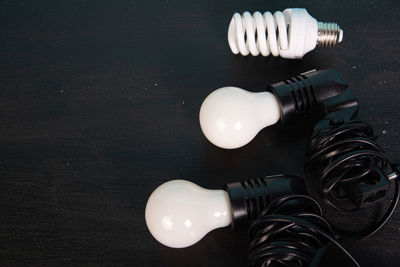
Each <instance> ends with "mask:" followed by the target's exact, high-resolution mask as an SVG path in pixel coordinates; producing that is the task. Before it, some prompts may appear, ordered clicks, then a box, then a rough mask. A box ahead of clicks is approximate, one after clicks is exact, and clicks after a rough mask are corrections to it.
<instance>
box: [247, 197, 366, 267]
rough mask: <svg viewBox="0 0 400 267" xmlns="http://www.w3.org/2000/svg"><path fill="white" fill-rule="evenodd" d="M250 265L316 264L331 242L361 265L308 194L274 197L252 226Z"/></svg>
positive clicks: (261, 266) (266, 266)
mask: <svg viewBox="0 0 400 267" xmlns="http://www.w3.org/2000/svg"><path fill="white" fill-rule="evenodd" d="M249 236H250V240H251V241H250V248H249V256H248V266H249V267H270V266H271V267H272V266H317V265H318V263H319V261H320V260H321V258H322V255H323V254H324V251H325V249H326V248H327V245H328V243H332V244H334V245H335V246H337V247H338V248H339V249H340V250H341V251H343V252H344V253H345V254H346V255H347V256H348V257H349V258H350V260H351V261H352V262H353V263H354V265H355V266H360V265H359V264H358V262H357V261H356V260H355V259H354V258H353V257H352V256H351V254H350V253H349V252H348V251H347V250H346V249H345V248H344V247H342V246H341V245H340V244H339V243H338V242H337V241H336V238H335V237H334V233H333V230H332V228H331V227H330V225H329V222H328V221H327V220H326V219H324V218H323V217H322V209H321V206H320V205H319V204H318V202H317V201H315V200H314V199H313V198H311V197H309V196H306V195H286V196H281V197H279V198H276V199H275V200H273V201H272V202H271V203H270V204H269V205H268V207H266V208H265V209H264V210H263V211H262V212H261V213H260V214H259V216H258V218H257V219H256V220H254V221H253V223H252V224H251V225H250V228H249Z"/></svg>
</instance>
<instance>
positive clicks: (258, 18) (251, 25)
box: [228, 8, 343, 58]
mask: <svg viewBox="0 0 400 267" xmlns="http://www.w3.org/2000/svg"><path fill="white" fill-rule="evenodd" d="M277 32H278V33H277ZM342 39H343V31H342V30H341V29H340V27H339V26H338V25H337V24H336V23H331V22H317V21H316V20H315V19H314V18H313V17H311V16H310V15H309V14H308V12H307V11H306V10H305V9H303V8H289V9H285V10H284V11H283V12H281V11H276V12H275V13H274V14H272V13H271V12H268V11H267V12H265V13H264V14H261V13H260V12H258V11H257V12H254V13H253V15H251V14H250V13H249V12H247V11H246V12H244V13H243V14H242V15H240V14H239V13H235V14H234V15H233V17H232V20H231V22H230V24H229V28H228V43H229V46H230V48H231V50H232V53H234V54H239V53H240V54H242V55H243V56H247V55H249V54H251V55H253V56H258V55H259V54H261V55H263V56H269V55H270V54H272V55H273V56H275V57H277V56H281V57H283V58H302V57H303V56H304V55H305V54H307V53H308V52H310V51H311V50H313V49H314V48H315V46H316V45H318V46H321V47H333V46H335V45H336V44H337V43H339V42H341V41H342Z"/></svg>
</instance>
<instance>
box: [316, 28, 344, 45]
mask: <svg viewBox="0 0 400 267" xmlns="http://www.w3.org/2000/svg"><path fill="white" fill-rule="evenodd" d="M342 39H343V31H342V30H341V29H340V27H339V25H337V24H336V23H332V22H318V37H317V45H318V46H321V47H334V46H335V45H336V44H337V43H340V42H341V41H342Z"/></svg>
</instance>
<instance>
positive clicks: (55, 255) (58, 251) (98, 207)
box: [0, 0, 400, 267]
mask: <svg viewBox="0 0 400 267" xmlns="http://www.w3.org/2000/svg"><path fill="white" fill-rule="evenodd" d="M335 2H338V3H335ZM399 3H400V2H399V1H397V0H392V1H362V0H355V1H343V3H339V1H316V0H311V1H298V2H297V3H296V2H294V1H265V0H260V1H243V0H242V1H236V0H229V1H228V0H221V1H212V0H208V1H183V0H181V1H174V0H164V1H71V0H69V1H50V0H47V1H44V0H41V1H39V0H38V1H2V2H1V4H0V36H1V37H0V38H1V42H0V47H1V49H0V123H1V128H0V155H1V158H0V211H1V212H0V265H1V266H27V265H34V266H80V265H89V266H103V265H108V266H111V265H113V266H120V265H121V266H122V265H125V266H245V264H246V257H247V247H248V237H247V233H246V230H243V231H237V232H232V231H231V230H230V229H229V228H226V229H219V230H216V231H213V232H212V233H210V234H208V235H207V236H206V237H205V238H204V239H203V240H201V242H199V243H197V244H196V245H194V246H192V247H189V248H186V249H179V250H176V249H170V248H167V247H165V246H163V245H161V244H159V243H158V242H157V241H155V239H153V237H152V236H151V235H150V233H149V232H148V230H147V228H146V225H145V220H144V208H145V204H146V201H147V198H148V196H149V195H150V193H151V192H152V191H153V190H154V189H155V188H156V187H157V186H158V185H160V184H161V183H163V182H165V181H168V180H170V179H176V178H182V179H187V180H190V181H193V182H195V183H197V184H199V185H201V186H203V187H205V188H212V189H217V188H221V187H222V186H223V185H224V184H225V183H227V182H232V181H236V180H241V179H244V178H250V177H261V176H265V175H271V174H277V173H291V174H298V175H302V174H303V164H304V158H305V151H306V145H307V142H308V139H309V137H310V134H311V132H312V126H313V124H314V123H315V122H299V123H298V124H297V125H292V126H288V127H279V126H274V127H269V128H267V129H265V130H263V131H261V132H260V134H259V135H258V136H257V137H256V138H255V140H253V142H251V143H250V144H249V145H247V146H245V147H243V148H241V149H237V150H233V151H227V150H222V149H219V148H217V147H215V146H213V145H211V144H210V143H209V142H208V141H207V140H206V139H205V137H204V136H203V134H202V132H201V130H200V126H199V121H198V112H199V108H200V105H201V103H202V101H203V99H204V98H205V97H206V96H207V95H208V94H209V93H210V92H212V91H213V90H215V89H217V88H219V87H222V86H227V85H234V86H238V87H241V88H245V89H248V90H252V91H262V90H264V89H265V88H266V85H268V84H269V83H271V82H277V81H280V80H283V79H286V78H289V77H291V76H293V75H297V74H299V73H301V72H304V71H308V70H310V69H314V68H317V69H323V68H335V69H338V70H340V71H341V72H342V73H343V75H344V76H345V77H346V79H347V81H348V82H349V83H350V84H351V87H352V89H353V90H354V92H355V93H356V95H357V96H358V98H359V101H360V104H361V109H360V115H359V117H360V118H361V119H363V120H365V121H367V122H369V123H370V124H372V125H373V126H374V127H375V130H376V133H377V134H379V135H380V139H379V140H380V144H381V145H382V146H383V147H384V148H385V149H386V151H387V152H388V154H389V155H390V156H392V157H393V158H394V159H400V142H399V134H398V131H399V127H400V123H399V111H400V105H399V101H400V93H399V84H400V76H399V71H400V64H399V58H400V57H399V53H400V49H399V42H400V38H399V33H400V32H399V27H400V21H399V15H400V4H399ZM291 6H294V7H305V8H307V9H308V11H309V12H310V14H311V15H312V16H313V17H315V18H316V19H318V20H322V21H323V20H326V21H335V22H338V23H339V24H340V25H341V27H342V28H343V29H344V41H343V43H341V44H340V45H339V46H338V47H336V48H334V49H317V50H315V51H313V52H311V53H309V54H308V55H306V56H305V57H304V58H303V59H302V60H284V59H281V58H273V57H268V58H263V57H256V58H254V57H241V56H234V55H233V54H232V53H231V52H230V50H229V48H228V45H227V40H226V35H227V34H226V33H227V27H228V23H229V21H230V19H231V16H232V14H233V12H234V11H239V12H243V11H245V10H249V11H256V10H259V11H267V10H270V11H276V10H283V9H285V8H287V7H291ZM399 212H400V211H399V210H397V211H396V212H395V214H394V217H393V218H392V219H391V221H390V222H389V223H388V224H387V225H385V227H384V228H383V229H382V230H381V231H380V232H378V233H377V234H376V235H375V236H373V237H371V238H368V239H364V240H361V241H358V242H345V243H344V245H345V247H346V248H348V250H349V251H350V252H351V253H352V254H353V255H354V257H356V258H357V259H358V261H359V262H360V263H361V265H362V266H380V267H384V266H396V265H398V257H399V256H398V255H399V253H400V247H399V241H400V216H399V215H400V213H399ZM354 221H357V218H355V219H354ZM348 264H349V262H348V260H347V259H346V257H345V256H344V255H343V254H342V253H341V252H340V251H337V250H336V249H334V248H332V249H330V250H329V251H328V253H327V255H326V257H325V259H324V266H339V265H341V266H347V265H348Z"/></svg>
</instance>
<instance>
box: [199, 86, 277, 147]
mask: <svg viewBox="0 0 400 267" xmlns="http://www.w3.org/2000/svg"><path fill="white" fill-rule="evenodd" d="M199 119H200V126H201V129H202V131H203V133H204V135H205V136H206V137H207V139H208V140H209V141H210V142H211V143H213V144H214V145H216V146H219V147H222V148H228V149H233V148H238V147H241V146H244V145H246V144H247V143H249V142H250V141H251V140H252V139H253V138H254V137H255V136H256V135H257V133H258V132H259V131H260V130H261V129H263V128H265V127H267V126H269V125H272V124H275V123H276V122H278V121H279V119H280V107H279V103H278V101H277V99H276V97H275V95H274V94H272V93H270V92H259V93H252V92H248V91H245V90H243V89H240V88H237V87H223V88H220V89H218V90H215V91H214V92H212V93H211V94H210V95H208V96H207V98H206V99H205V100H204V102H203V104H202V105H201V108H200V115H199Z"/></svg>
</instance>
